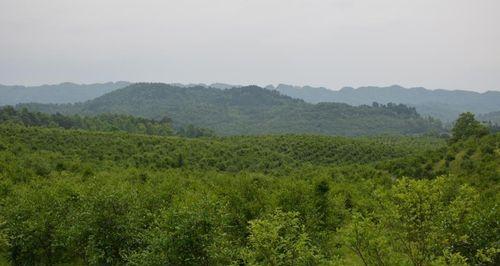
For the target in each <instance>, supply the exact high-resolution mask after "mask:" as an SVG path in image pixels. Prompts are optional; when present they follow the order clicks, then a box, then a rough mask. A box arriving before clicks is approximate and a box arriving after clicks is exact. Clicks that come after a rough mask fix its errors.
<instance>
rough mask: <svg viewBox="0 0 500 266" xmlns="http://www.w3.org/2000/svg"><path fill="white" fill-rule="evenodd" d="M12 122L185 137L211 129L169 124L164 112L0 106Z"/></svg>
mask: <svg viewBox="0 0 500 266" xmlns="http://www.w3.org/2000/svg"><path fill="white" fill-rule="evenodd" d="M3 123H14V124H21V125H24V126H38V127H60V128H64V129H82V130H90V131H102V132H128V133H134V134H146V135H158V136H172V135H179V136H183V137H189V138H197V137H207V136H214V135H215V134H214V133H213V131H211V130H209V129H205V128H199V127H195V126H193V125H187V126H186V127H181V128H173V127H172V126H171V124H172V120H171V119H170V118H168V117H166V116H164V117H162V118H161V119H160V120H153V119H146V118H141V117H134V116H131V115H121V114H110V113H104V114H99V115H95V116H80V115H62V114H60V113H55V114H45V113H41V112H30V111H28V110H27V109H26V108H21V109H15V108H13V107H12V106H6V107H3V108H0V124H3Z"/></svg>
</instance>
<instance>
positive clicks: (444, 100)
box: [267, 84, 500, 122]
mask: <svg viewBox="0 0 500 266" xmlns="http://www.w3.org/2000/svg"><path fill="white" fill-rule="evenodd" d="M267 88H269V89H275V90H277V91H279V92H280V93H282V94H284V95H288V96H291V97H294V98H299V99H303V100H305V101H307V102H310V103H318V102H343V103H347V104H350V105H362V104H372V103H373V102H378V103H384V104H386V103H390V102H392V103H402V104H407V105H409V106H413V107H416V109H417V112H418V113H420V114H422V115H425V116H432V117H435V118H438V119H440V120H442V121H444V122H450V121H453V120H455V119H456V118H457V117H458V115H459V114H460V113H463V112H467V111H470V112H473V113H476V114H484V113H489V112H493V111H498V110H500V91H488V92H484V93H478V92H473V91H463V90H454V91H449V90H428V89H425V88H422V87H416V88H403V87H401V86H397V85H394V86H390V87H373V86H369V87H360V88H357V89H354V88H351V87H344V88H342V89H341V90H339V91H333V90H329V89H326V88H321V87H319V88H318V87H310V86H304V87H299V86H291V85H285V84H280V85H278V86H277V87H273V86H268V87H267Z"/></svg>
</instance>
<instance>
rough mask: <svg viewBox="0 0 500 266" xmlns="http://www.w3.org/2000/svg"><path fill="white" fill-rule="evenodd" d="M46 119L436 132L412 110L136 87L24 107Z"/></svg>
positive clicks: (234, 91)
mask: <svg viewBox="0 0 500 266" xmlns="http://www.w3.org/2000/svg"><path fill="white" fill-rule="evenodd" d="M19 107H27V108H29V109H30V110H35V111H41V112H46V113H55V112H60V113H64V114H83V115H95V114H101V113H118V114H128V115H134V116H140V117H144V118H151V119H161V118H162V117H165V116H168V117H170V118H171V119H172V121H173V122H174V125H176V126H181V127H182V126H186V125H188V124H193V125H195V126H198V127H203V128H208V129H211V130H213V131H215V133H217V134H219V135H255V134H283V133H297V134H299V133H310V134H324V135H348V136H357V135H374V134H422V133H427V132H431V131H434V132H439V131H440V130H441V127H440V124H439V123H438V122H437V121H434V120H432V119H431V120H429V119H423V118H422V117H420V115H418V114H417V113H416V111H415V109H414V108H408V107H407V106H404V105H396V104H389V105H387V106H385V105H376V106H367V105H365V106H359V107H354V106H350V105H348V104H344V103H320V104H311V103H306V102H304V101H303V100H300V99H294V98H291V97H289V96H286V95H282V94H280V93H279V92H277V91H271V90H268V89H264V88H261V87H257V86H246V87H233V88H231V89H224V90H221V89H216V88H212V87H204V86H189V87H180V86H174V85H169V84H162V83H137V84H132V85H130V86H127V87H125V88H122V89H118V90H115V91H113V92H110V93H107V94H105V95H103V96H101V97H98V98H96V99H93V100H90V101H87V102H84V103H77V104H66V105H54V104H52V105H47V104H45V105H44V104H28V105H21V106H19Z"/></svg>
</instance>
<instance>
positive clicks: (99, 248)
mask: <svg viewBox="0 0 500 266" xmlns="http://www.w3.org/2000/svg"><path fill="white" fill-rule="evenodd" d="M471 118H472V119H471ZM473 118H474V117H473V116H472V117H471V116H470V115H468V114H466V115H464V116H463V117H461V120H460V121H458V122H457V123H456V125H457V126H456V127H455V129H454V131H453V132H454V137H452V138H450V139H448V140H447V141H445V140H443V139H439V138H433V137H394V136H390V137H377V138H341V137H325V136H304V135H285V136H259V137H255V136H254V137H250V136H247V137H225V138H220V137H216V138H199V139H186V138H181V137H172V136H145V135H134V134H126V133H121V132H89V131H82V130H64V129H60V128H40V127H25V126H21V125H15V124H4V125H0V255H3V258H4V261H1V260H0V263H2V262H5V263H11V264H13V265H58V264H59V265H61V264H71V265H415V266H423V265H443V266H444V265H498V263H499V262H500V256H499V254H500V253H499V252H500V246H499V243H500V231H499V230H500V227H499V226H498V220H499V219H498V218H499V217H500V212H499V210H500V209H499V208H498V204H499V203H500V202H499V197H498V195H499V194H498V191H499V183H498V178H499V176H500V174H499V173H500V134H491V133H488V132H487V131H484V128H483V127H482V126H481V124H479V123H477V121H475V120H473ZM468 125H470V126H468ZM416 165H418V166H419V168H422V169H424V170H427V169H428V168H429V169H428V172H427V174H426V175H420V174H419V172H415V173H414V172H413V169H414V167H415V166H416Z"/></svg>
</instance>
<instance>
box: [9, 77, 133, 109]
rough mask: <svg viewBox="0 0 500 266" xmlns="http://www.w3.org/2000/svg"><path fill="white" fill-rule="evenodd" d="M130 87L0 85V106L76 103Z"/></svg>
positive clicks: (113, 84)
mask: <svg viewBox="0 0 500 266" xmlns="http://www.w3.org/2000/svg"><path fill="white" fill-rule="evenodd" d="M128 85H130V82H126V81H118V82H107V83H95V84H75V83H71V82H65V83H61V84H56V85H41V86H32V87H26V86H18V85H13V86H8V85H1V84H0V106H1V105H15V104H18V103H29V102H36V103H76V102H83V101H87V100H90V99H94V98H96V97H99V96H101V95H103V94H105V93H108V92H111V91H114V90H116V89H120V88H123V87H126V86H128Z"/></svg>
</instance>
